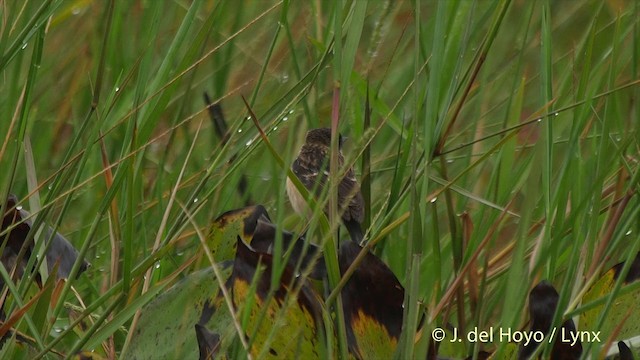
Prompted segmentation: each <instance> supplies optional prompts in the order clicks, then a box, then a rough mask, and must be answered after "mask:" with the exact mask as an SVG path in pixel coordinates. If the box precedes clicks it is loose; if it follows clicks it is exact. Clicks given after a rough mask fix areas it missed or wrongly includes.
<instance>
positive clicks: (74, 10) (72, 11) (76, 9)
mask: <svg viewBox="0 0 640 360" xmlns="http://www.w3.org/2000/svg"><path fill="white" fill-rule="evenodd" d="M71 13H72V14H73V15H78V14H80V8H79V7H74V8H73V9H71Z"/></svg>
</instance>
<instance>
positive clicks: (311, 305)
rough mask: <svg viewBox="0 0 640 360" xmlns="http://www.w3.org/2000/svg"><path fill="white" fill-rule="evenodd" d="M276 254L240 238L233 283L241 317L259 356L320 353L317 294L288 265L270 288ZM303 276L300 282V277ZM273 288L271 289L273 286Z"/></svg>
mask: <svg viewBox="0 0 640 360" xmlns="http://www.w3.org/2000/svg"><path fill="white" fill-rule="evenodd" d="M272 271H274V267H273V257H272V256H271V255H269V254H264V253H258V252H255V251H254V250H253V249H250V248H249V247H248V246H247V245H246V244H244V242H243V241H242V240H241V239H240V238H238V245H237V255H236V259H235V261H234V266H233V275H232V277H231V283H230V284H231V285H230V287H231V288H232V294H233V301H234V305H235V306H236V307H237V308H238V317H239V318H242V319H245V320H246V321H244V323H243V329H244V331H245V335H246V336H247V337H248V339H249V343H250V344H251V349H250V351H251V354H252V355H253V356H255V357H262V356H266V357H270V358H280V359H298V358H301V359H315V358H321V357H322V356H321V354H322V353H323V347H324V345H323V344H322V342H321V336H322V334H323V333H324V330H322V317H321V316H322V315H321V305H320V299H319V297H318V295H317V294H316V293H315V292H314V291H313V290H312V289H311V288H310V287H309V286H308V285H307V284H306V283H304V279H303V278H301V277H300V278H296V276H295V274H294V273H293V272H292V271H291V268H290V267H289V266H287V267H285V269H284V272H283V273H282V277H281V279H280V283H279V284H277V285H276V286H275V287H273V288H272V285H271V275H272ZM300 281H302V283H301V282H300ZM272 289H273V291H271V290H272Z"/></svg>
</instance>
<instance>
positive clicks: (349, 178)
mask: <svg viewBox="0 0 640 360" xmlns="http://www.w3.org/2000/svg"><path fill="white" fill-rule="evenodd" d="M342 143H343V138H342V135H339V138H338V149H339V151H338V168H339V169H341V168H342V167H343V166H344V156H343V155H342ZM330 144H331V129H330V128H319V129H311V130H309V131H308V132H307V134H306V137H305V142H304V144H303V145H302V147H301V148H300V152H299V153H298V156H297V157H296V159H295V160H294V161H293V163H292V164H291V171H292V172H293V173H294V174H295V175H296V176H297V177H298V179H300V182H301V183H302V184H303V185H304V187H305V188H307V190H309V192H310V193H312V194H313V195H314V196H315V197H316V198H317V197H318V196H320V195H321V194H323V193H324V192H325V191H326V187H327V186H328V184H329V157H330ZM286 188H287V195H288V196H289V201H290V202H291V206H292V207H293V209H294V210H295V211H296V212H297V213H298V214H300V215H303V216H307V215H308V214H309V213H310V212H311V211H310V209H309V206H308V205H307V201H306V199H305V198H304V197H303V196H302V194H300V192H299V191H298V189H297V188H296V187H295V185H294V184H293V182H292V181H291V179H289V178H288V177H287V185H286ZM324 212H325V214H328V212H329V207H328V205H327V206H326V207H325V209H324ZM338 213H339V214H340V219H341V221H342V223H343V224H344V226H345V227H346V228H347V231H348V232H349V236H350V237H351V240H352V241H354V242H356V243H360V242H361V241H362V239H363V237H364V234H363V232H362V221H363V220H364V200H363V198H362V193H361V192H360V185H359V184H358V180H357V179H356V176H355V173H354V171H353V168H352V167H350V168H349V170H347V172H346V174H345V175H344V177H343V178H342V179H341V180H340V183H339V184H338Z"/></svg>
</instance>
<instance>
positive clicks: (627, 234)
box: [624, 230, 632, 236]
mask: <svg viewBox="0 0 640 360" xmlns="http://www.w3.org/2000/svg"><path fill="white" fill-rule="evenodd" d="M631 233H632V230H629V231H627V232H626V233H624V234H625V235H626V236H629V235H631Z"/></svg>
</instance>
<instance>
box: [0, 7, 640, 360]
mask: <svg viewBox="0 0 640 360" xmlns="http://www.w3.org/2000/svg"><path fill="white" fill-rule="evenodd" d="M0 18H1V19H2V20H1V25H0V56H1V57H0V75H1V76H0V109H1V114H2V117H3V118H2V120H0V137H1V138H2V140H1V142H2V148H1V149H0V166H1V168H2V169H3V170H2V172H1V175H0V191H1V192H0V194H2V195H4V194H7V193H13V194H16V195H17V196H18V198H19V199H21V204H22V205H23V206H24V207H25V208H29V209H31V211H32V212H33V213H35V215H36V217H37V218H39V219H40V220H42V221H44V222H46V223H48V224H50V225H59V227H58V231H59V232H60V233H62V234H64V235H65V237H67V238H68V239H69V240H70V241H71V242H72V243H73V244H74V245H75V246H76V247H77V248H78V249H82V251H83V254H84V255H86V258H87V260H88V261H90V262H91V263H92V267H91V268H90V269H89V271H88V272H87V273H86V274H84V275H82V276H81V277H80V278H79V279H77V280H73V281H70V283H69V284H71V285H73V290H74V291H73V292H64V295H65V297H64V298H62V299H60V304H62V305H59V306H56V309H55V310H54V309H51V310H49V313H48V314H49V315H48V316H47V317H44V318H43V320H42V323H40V324H38V326H36V327H37V328H38V329H40V334H39V337H40V338H41V339H42V342H43V344H49V343H50V342H51V341H52V340H53V339H54V338H56V337H57V336H58V333H59V332H61V331H62V329H63V328H65V327H66V326H68V322H69V321H68V317H70V316H72V315H69V314H68V311H66V310H65V311H62V310H61V308H59V307H64V308H65V309H67V308H69V307H71V306H79V307H85V306H89V305H90V304H97V309H96V310H95V317H99V316H100V315H102V314H105V313H106V312H107V309H110V310H109V311H113V313H111V314H110V315H109V317H108V318H107V319H104V323H103V325H101V326H103V327H102V332H101V333H99V334H100V335H101V336H102V337H100V336H98V337H96V336H95V335H94V334H92V333H90V332H89V333H87V331H86V329H76V330H74V331H69V332H65V333H64V336H63V338H62V339H61V341H60V343H58V344H57V345H56V346H55V348H56V349H58V350H59V351H62V352H65V353H66V352H68V351H70V350H71V349H74V346H76V345H82V346H81V347H82V348H86V346H89V345H92V346H95V349H97V351H98V352H104V354H106V355H109V354H111V355H114V354H118V353H119V352H120V350H121V349H122V347H123V346H124V342H125V341H126V340H125V339H126V337H127V330H128V329H130V327H131V319H132V316H133V313H134V312H135V310H137V309H139V308H140V307H141V306H143V305H144V303H146V302H148V301H149V300H150V299H148V298H145V297H143V296H142V282H143V280H142V279H143V277H142V274H143V273H144V272H145V271H146V270H147V269H149V268H152V269H153V271H152V273H149V274H148V276H149V275H150V277H148V278H147V281H148V282H149V284H148V285H149V286H151V288H153V286H154V285H155V284H159V283H160V282H161V281H162V280H163V279H167V278H168V277H170V278H171V279H173V277H171V276H173V275H176V276H184V275H186V274H177V273H176V272H178V273H179V272H181V271H182V269H181V268H180V266H181V265H183V264H186V263H187V262H188V261H189V259H191V258H192V257H193V256H197V255H198V253H199V252H201V251H202V250H201V248H200V244H199V242H198V241H197V238H196V237H195V231H194V224H193V223H191V222H190V221H189V220H188V219H187V217H186V216H185V213H188V214H193V218H194V222H195V224H196V225H197V227H198V228H200V229H202V230H203V231H205V232H206V229H207V228H208V225H209V223H210V221H211V220H212V219H213V218H215V217H216V216H218V215H219V214H221V213H223V212H225V211H227V210H231V209H235V208H239V207H242V206H245V205H246V204H248V203H252V204H263V205H265V207H266V208H267V210H268V211H269V213H270V214H271V216H272V218H273V219H274V222H276V223H279V224H282V225H283V226H284V227H285V228H288V229H290V230H292V231H293V230H295V231H301V230H302V229H303V225H302V223H303V222H302V221H301V219H300V218H299V217H297V216H296V215H294V212H293V210H292V209H291V207H290V205H289V204H288V200H287V199H286V196H285V195H284V194H285V192H284V182H285V177H286V174H285V172H284V171H283V169H282V168H281V166H280V165H279V164H278V162H277V161H276V160H275V159H274V156H273V155H272V154H271V153H270V152H269V151H267V147H266V145H265V143H264V142H263V141H262V140H261V139H260V137H259V135H258V131H257V129H256V127H255V126H254V124H253V122H252V121H251V120H249V118H248V112H247V109H246V107H245V105H244V103H243V101H242V96H244V97H245V98H246V100H247V102H248V103H249V104H250V106H251V108H252V110H253V111H254V113H255V114H256V115H257V117H258V121H259V123H260V125H261V127H262V128H263V129H265V130H266V131H267V132H268V138H269V142H270V143H271V145H272V146H273V147H274V148H275V149H276V150H277V151H278V153H279V155H280V156H281V157H282V158H283V159H284V161H285V164H289V163H290V162H291V161H292V159H293V158H294V156H295V155H296V153H297V150H298V148H299V146H300V145H301V143H302V140H303V138H304V133H305V132H306V131H307V130H308V129H310V128H315V127H320V126H323V127H325V126H330V124H331V111H332V109H333V108H334V107H335V106H336V105H337V104H339V114H340V116H339V129H340V131H341V132H342V134H343V135H345V136H347V137H348V138H349V140H348V142H347V144H346V149H345V153H346V158H347V159H348V160H349V162H350V163H351V164H354V166H355V169H356V173H357V174H358V177H359V178H360V179H363V177H364V178H365V179H366V180H365V181H364V182H363V191H365V193H366V194H370V195H369V196H368V200H367V210H368V217H367V221H366V225H367V229H368V236H367V239H368V240H373V239H375V241H378V242H377V243H376V246H375V250H374V251H375V253H376V254H378V255H380V256H381V258H382V259H383V260H384V261H385V262H386V263H387V264H388V265H389V266H390V267H391V269H392V270H393V271H394V273H395V274H396V276H397V277H398V278H399V279H400V281H401V283H402V284H403V285H404V287H405V289H406V291H407V299H408V300H407V301H408V302H407V303H406V311H407V314H408V315H407V316H408V317H409V320H406V321H408V324H409V323H410V322H411V319H412V318H413V319H417V317H418V316H419V315H420V314H423V313H424V314H426V315H427V318H428V319H429V320H428V321H427V328H429V327H433V326H436V325H441V324H444V323H446V322H450V323H453V324H456V326H461V324H465V325H464V326H479V327H481V328H482V327H486V326H491V325H496V324H501V325H502V326H512V327H514V328H515V327H523V326H525V324H526V321H527V316H528V315H527V310H526V309H527V308H526V300H527V295H528V291H529V289H530V288H531V287H532V286H533V285H535V284H536V283H537V282H538V281H539V280H541V279H547V280H549V281H550V282H551V283H553V284H554V286H555V287H556V288H557V289H558V291H559V292H560V294H561V297H560V306H561V308H562V309H565V311H563V313H565V315H577V314H579V313H581V311H580V306H581V302H580V300H581V296H582V294H583V293H584V292H585V291H586V290H587V289H588V288H589V286H590V285H591V284H592V283H593V282H594V281H595V279H597V278H598V277H599V276H600V274H601V273H602V272H603V271H605V270H606V269H608V268H609V267H611V266H612V265H614V264H616V263H619V262H621V261H623V260H625V259H632V258H633V257H634V256H635V254H636V253H637V251H638V250H639V247H640V244H639V243H640V242H639V240H640V238H639V237H638V234H639V232H640V222H639V221H638V219H640V216H638V211H639V210H640V203H639V202H638V198H637V191H638V185H639V183H638V161H639V157H640V151H639V150H640V146H639V142H638V128H639V126H640V115H639V113H638V100H639V99H640V98H639V95H640V88H639V87H638V84H639V81H640V77H639V76H638V74H639V70H638V66H639V65H640V25H639V24H638V21H639V20H638V19H640V1H623V0H610V1H596V0H594V1H523V0H513V1H508V0H505V1H499V0H498V1H488V0H486V1H485V0H482V1H470V0H469V1H466V0H465V1H369V2H365V1H342V0H341V1H321V0H317V1H279V2H274V1H249V0H247V1H239V2H236V1H204V0H196V1H186V0H185V1H180V0H175V1H169V0H166V1H151V0H147V1H106V0H105V1H90V0H64V1H58V0H37V1H28V0H26V1H17V0H5V1H0ZM336 35H339V36H336ZM338 88H339V89H340V91H339V101H337V102H336V101H334V99H333V95H334V93H335V90H336V89H338ZM367 88H368V93H369V99H370V107H371V117H370V123H369V124H366V123H365V100H366V97H367V95H366V94H367ZM205 92H206V93H208V94H209V95H210V98H211V99H212V102H216V103H220V105H221V106H222V108H223V111H224V114H225V118H226V122H227V125H228V126H229V131H230V132H229V137H228V142H226V143H225V142H223V141H222V139H221V137H220V136H219V134H217V133H216V132H215V129H214V125H213V123H212V121H211V119H210V117H209V114H208V112H207V106H206V105H207V104H206V103H205V101H204V99H203V94H204V93H205ZM367 156H370V161H367V160H365V161H364V162H363V159H366V158H367ZM31 163H32V165H31ZM363 164H364V166H363ZM367 165H368V166H369V167H370V171H368V170H367V169H366V168H367ZM243 177H244V178H245V179H246V185H247V188H246V193H245V194H244V195H242V194H241V193H240V192H239V191H238V186H239V183H240V182H241V181H242V178H243ZM190 216H191V215H190ZM312 230H314V229H312ZM312 236H313V234H312ZM114 249H115V250H114ZM158 249H160V250H159V251H158ZM113 269H118V270H117V271H116V272H114V271H113ZM458 277H460V278H461V279H460V280H462V282H460V281H456V279H457V278H458ZM118 281H120V282H121V284H124V286H121V287H117V286H115V285H116V283H117V282H118ZM461 283H462V284H464V285H465V286H459V285H460V284H461ZM21 289H24V293H25V294H26V293H27V292H28V291H29V289H26V286H24V287H21ZM69 289H70V288H69ZM31 291H33V289H31ZM105 294H108V296H105ZM118 294H121V296H122V297H124V298H125V300H123V301H118V302H116V301H115V299H116V298H117V296H118ZM136 299H139V301H138V302H136ZM116 303H117V304H116ZM112 304H116V305H113V308H110V306H111V305H112ZM582 305H584V304H582ZM612 308H613V306H612V305H611V304H609V305H607V307H606V308H605V310H603V311H604V312H603V313H602V319H603V320H602V321H604V319H605V318H606V314H607V311H614V310H612ZM575 309H578V311H577V312H576V311H574V312H573V313H571V311H573V310H575ZM627 310H628V309H622V310H620V311H623V312H626V311H627ZM93 320H95V319H92V321H93ZM104 324H106V325H104ZM578 328H580V326H579V324H578ZM19 329H21V330H22V331H24V332H25V333H26V334H27V335H29V336H34V334H31V333H30V332H31V331H32V330H29V328H28V327H27V326H26V325H24V324H22V325H19ZM54 330H56V331H57V333H56V331H54ZM415 331H416V328H415V325H414V326H409V325H407V335H406V336H409V337H413V336H412V335H411V334H413V333H414V332H415ZM425 334H427V332H425ZM635 335H638V334H635ZM422 338H423V340H421V341H418V343H419V344H421V345H417V346H415V348H414V347H413V346H409V345H407V346H405V347H403V348H402V349H400V350H399V351H401V352H400V354H403V355H406V356H407V357H410V356H413V355H416V356H417V355H418V354H420V352H421V351H424V346H423V345H424V343H425V341H424V339H425V338H428V336H425V335H423V336H422ZM99 345H102V346H99ZM466 345H468V348H469V351H472V350H473V349H474V344H466ZM495 345H496V346H487V348H488V350H490V351H493V350H495V349H496V348H498V350H499V351H502V350H501V349H503V348H504V347H505V346H506V345H505V344H495ZM601 345H602V344H594V346H593V348H592V347H588V346H587V347H586V349H587V351H591V354H592V355H594V356H595V355H596V354H598V351H600V350H601V349H600V346H601ZM90 347H91V346H90ZM480 347H481V348H482V346H480ZM42 348H43V347H41V348H40V350H41V349H42ZM93 349H94V348H89V350H93ZM478 349H479V348H478V347H476V348H475V350H476V351H477V350H478ZM5 351H10V350H6V348H5ZM414 351H415V352H414ZM5 354H7V353H5ZM596 357H597V356H596Z"/></svg>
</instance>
